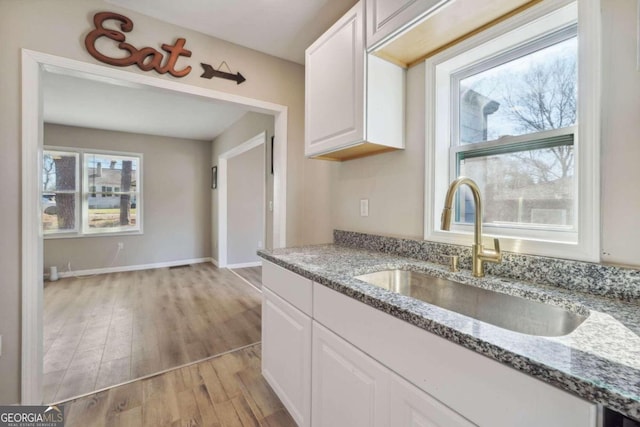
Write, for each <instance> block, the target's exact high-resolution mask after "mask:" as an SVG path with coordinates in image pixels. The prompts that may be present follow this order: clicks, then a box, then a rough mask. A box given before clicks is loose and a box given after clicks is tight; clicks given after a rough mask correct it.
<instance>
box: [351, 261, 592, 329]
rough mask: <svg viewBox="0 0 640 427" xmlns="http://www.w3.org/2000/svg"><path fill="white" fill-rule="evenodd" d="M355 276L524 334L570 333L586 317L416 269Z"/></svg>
mask: <svg viewBox="0 0 640 427" xmlns="http://www.w3.org/2000/svg"><path fill="white" fill-rule="evenodd" d="M356 279H359V280H362V281H363V282H367V283H369V284H372V285H375V286H379V287H381V288H384V289H387V290H389V291H392V292H397V293H399V294H402V295H407V296H410V297H412V298H416V299H419V300H422V301H425V302H428V303H429V304H433V305H437V306H438V307H442V308H445V309H447V310H451V311H455V312H456V313H460V314H464V315H465V316H469V317H472V318H474V319H478V320H481V321H483V322H486V323H491V324H492V325H495V326H499V327H501V328H505V329H509V330H511V331H515V332H521V333H523V334H529V335H538V336H547V337H556V336H562V335H567V334H569V333H571V332H572V331H573V330H574V329H576V328H577V327H578V326H580V324H581V323H582V322H584V321H585V319H586V317H585V316H582V315H580V314H577V313H574V312H572V311H569V310H565V309H563V308H561V307H557V306H554V305H549V304H543V303H540V302H535V301H530V300H528V299H525V298H520V297H516V296H512V295H507V294H503V293H500V292H494V291H490V290H487V289H482V288H478V287H475V286H470V285H465V284H462V283H458V282H453V281H451V280H446V279H440V278H438V277H433V276H430V275H428V274H425V273H419V272H415V271H407V270H385V271H378V272H375V273H370V274H363V275H361V276H356Z"/></svg>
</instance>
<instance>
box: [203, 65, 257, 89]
mask: <svg viewBox="0 0 640 427" xmlns="http://www.w3.org/2000/svg"><path fill="white" fill-rule="evenodd" d="M223 64H224V65H227V63H226V62H224V61H223V62H222V64H220V67H218V69H217V70H216V69H215V68H213V67H212V66H211V65H209V64H204V63H202V62H201V63H200V65H202V69H203V70H204V73H202V75H200V77H202V78H205V79H211V78H213V77H218V78H221V79H227V80H233V81H235V82H236V84H240V83H242V82H244V81H245V80H247V79H245V78H244V76H243V75H242V74H240V73H239V72H238V73H235V74H233V73H227V72H225V71H220V68H222V65H223ZM227 68H229V66H228V65H227ZM229 71H231V70H229Z"/></svg>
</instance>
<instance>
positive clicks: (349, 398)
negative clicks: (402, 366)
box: [312, 322, 389, 427]
mask: <svg viewBox="0 0 640 427" xmlns="http://www.w3.org/2000/svg"><path fill="white" fill-rule="evenodd" d="M388 378H389V371H388V370H387V369H386V368H385V367H384V366H382V365H381V364H379V363H378V362H376V361H375V360H373V359H371V358H370V357H369V356H367V355H366V354H364V353H362V352H361V351H360V350H358V349H356V348H355V347H354V346H352V345H351V344H349V343H347V342H346V341H345V340H343V339H342V338H340V337H338V336H337V335H335V334H334V333H332V332H331V331H329V330H328V329H326V328H324V327H322V326H321V325H320V324H318V323H316V322H314V323H313V375H312V389H313V391H312V402H313V403H312V407H313V411H312V417H313V426H314V427H341V426H344V427H383V426H388V425H389V423H388V412H387V410H388V405H387V396H388V389H387V382H388Z"/></svg>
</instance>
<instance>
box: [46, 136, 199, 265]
mask: <svg viewBox="0 0 640 427" xmlns="http://www.w3.org/2000/svg"><path fill="white" fill-rule="evenodd" d="M44 143H45V145H52V146H62V147H79V148H90V149H100V150H111V151H124V152H131V153H142V155H143V177H142V183H143V195H142V198H143V229H144V234H142V235H130V236H102V237H80V238H74V239H69V238H65V239H45V241H44V266H45V271H48V269H49V267H50V266H52V265H55V266H57V267H58V271H61V272H63V271H67V263H68V262H71V267H72V269H73V270H74V271H78V270H87V269H93V268H105V267H111V266H112V264H113V266H115V267H118V266H128V265H140V264H153V263H160V262H168V261H179V260H188V259H194V258H208V257H210V256H211V204H210V203H209V191H210V188H211V187H210V176H211V168H210V165H209V158H210V156H211V143H209V142H208V141H195V140H189V139H179V138H168V137H160V136H150V135H141V134H134V133H125V132H112V131H104V130H97V129H86V128H78V127H70V126H60V125H52V124H47V125H45V128H44ZM118 242H122V243H123V244H124V249H123V250H122V251H121V252H120V254H119V255H118V258H116V259H115V261H113V262H112V260H113V259H114V255H115V253H116V249H117V245H118Z"/></svg>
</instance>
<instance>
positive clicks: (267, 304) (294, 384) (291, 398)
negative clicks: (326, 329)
mask: <svg viewBox="0 0 640 427" xmlns="http://www.w3.org/2000/svg"><path fill="white" fill-rule="evenodd" d="M262 374H263V375H264V377H265V378H266V379H267V382H268V383H269V384H270V385H271V387H272V388H273V390H274V391H275V392H276V394H277V395H278V397H279V398H280V400H281V401H282V403H283V404H284V406H285V407H286V408H287V410H288V411H289V413H290V414H291V416H292V417H293V419H294V420H295V421H296V423H297V424H298V425H299V426H309V425H311V423H310V421H311V419H310V415H311V318H310V317H309V316H307V315H305V314H304V313H302V312H301V311H299V310H298V309H296V308H295V307H293V306H292V305H290V304H289V303H288V302H286V301H285V300H283V299H282V298H280V297H279V296H277V295H276V294H274V293H273V292H271V291H269V289H266V288H263V290H262Z"/></svg>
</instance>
